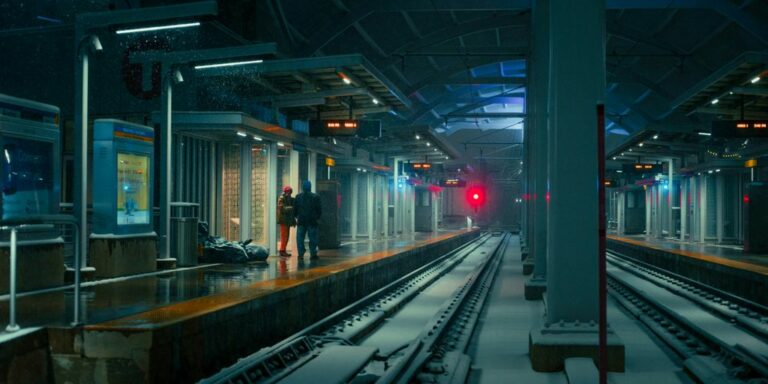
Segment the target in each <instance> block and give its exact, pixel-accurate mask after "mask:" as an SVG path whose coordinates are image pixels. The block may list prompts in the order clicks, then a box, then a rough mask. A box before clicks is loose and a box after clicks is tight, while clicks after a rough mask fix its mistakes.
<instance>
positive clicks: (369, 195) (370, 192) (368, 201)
mask: <svg viewBox="0 0 768 384" xmlns="http://www.w3.org/2000/svg"><path fill="white" fill-rule="evenodd" d="M373 185H374V182H373V173H372V172H368V175H367V176H366V178H365V187H366V188H365V193H366V198H365V208H366V212H367V213H368V214H367V215H366V216H367V217H366V218H365V219H366V228H367V230H368V240H373V239H374V238H375V236H374V232H375V230H374V227H375V226H374V223H375V222H376V218H375V217H374V216H375V215H374V213H373V208H374V207H373V201H374V200H375V199H376V198H375V192H374V189H373Z"/></svg>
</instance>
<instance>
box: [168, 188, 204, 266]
mask: <svg viewBox="0 0 768 384" xmlns="http://www.w3.org/2000/svg"><path fill="white" fill-rule="evenodd" d="M199 209H200V204H197V203H183V202H172V203H171V231H170V241H171V257H174V258H176V265H177V266H179V267H192V266H195V265H197V221H198V210H199Z"/></svg>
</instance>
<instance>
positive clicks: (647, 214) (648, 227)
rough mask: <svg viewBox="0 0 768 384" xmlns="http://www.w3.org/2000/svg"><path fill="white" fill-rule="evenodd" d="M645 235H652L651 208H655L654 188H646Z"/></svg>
mask: <svg viewBox="0 0 768 384" xmlns="http://www.w3.org/2000/svg"><path fill="white" fill-rule="evenodd" d="M644 192H645V235H646V236H651V234H652V232H651V210H652V209H653V199H652V198H651V197H652V196H653V195H652V194H651V192H652V190H649V189H648V188H646V189H645V191H644Z"/></svg>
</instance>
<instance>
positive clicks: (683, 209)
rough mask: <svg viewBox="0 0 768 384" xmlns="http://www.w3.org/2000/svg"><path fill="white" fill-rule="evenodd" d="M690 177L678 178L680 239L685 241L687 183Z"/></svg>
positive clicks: (686, 228) (686, 230) (686, 227)
mask: <svg viewBox="0 0 768 384" xmlns="http://www.w3.org/2000/svg"><path fill="white" fill-rule="evenodd" d="M689 181H690V179H685V180H683V179H681V180H680V241H685V233H686V232H688V184H689Z"/></svg>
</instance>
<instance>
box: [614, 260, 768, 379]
mask: <svg viewBox="0 0 768 384" xmlns="http://www.w3.org/2000/svg"><path fill="white" fill-rule="evenodd" d="M608 260H609V263H610V265H609V267H608V275H609V282H608V283H609V286H610V288H612V291H611V294H612V295H613V296H614V298H615V299H616V300H617V301H618V302H619V303H620V304H621V305H622V306H624V307H625V308H627V309H628V310H629V312H631V313H632V314H633V315H634V316H635V317H637V318H638V319H639V320H640V321H641V322H642V323H644V324H645V325H646V326H647V327H648V328H649V329H650V330H651V331H653V332H654V333H655V334H656V335H657V336H659V337H660V338H661V339H662V340H663V341H664V342H665V343H667V344H668V345H669V346H670V347H672V349H673V350H675V351H676V353H677V354H678V355H680V356H681V357H682V358H683V359H684V360H685V362H684V365H685V367H686V369H687V370H688V371H689V372H690V373H691V374H693V375H694V376H695V377H696V378H697V379H698V380H699V381H700V382H703V383H742V382H748V383H752V384H755V383H768V332H767V331H768V327H766V326H767V325H768V324H766V323H767V321H766V317H765V313H766V311H765V309H764V308H762V307H761V306H760V305H759V304H755V303H752V302H749V301H746V300H743V299H738V298H736V297H733V296H732V295H730V294H727V293H723V292H720V291H718V290H716V289H714V288H711V287H707V286H705V285H702V284H700V283H695V282H692V281H690V280H688V279H685V278H683V277H681V276H677V275H674V274H671V273H668V272H665V271H663V270H661V269H659V268H656V267H652V266H649V265H644V264H642V263H638V262H636V261H634V260H631V259H629V258H625V257H622V255H619V254H615V253H609V257H608Z"/></svg>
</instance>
